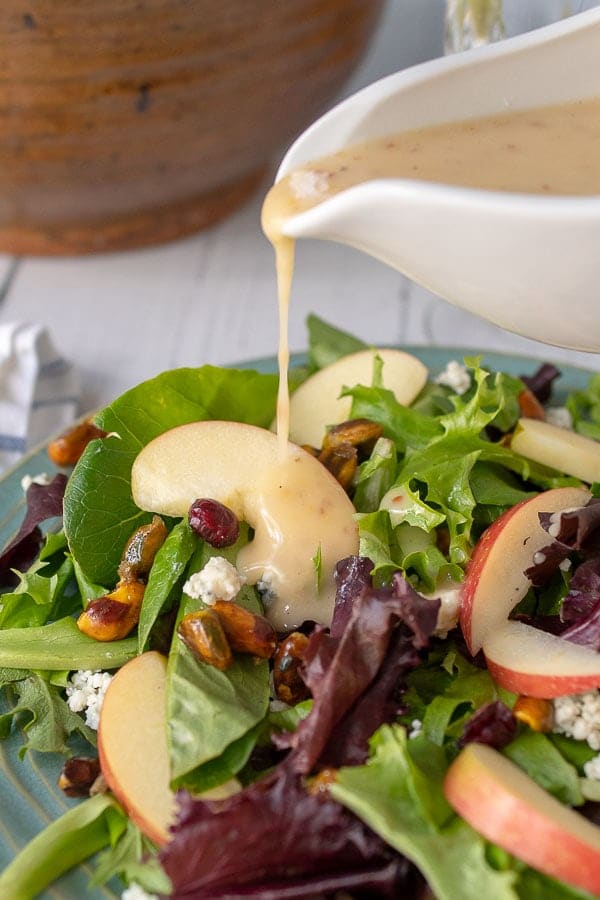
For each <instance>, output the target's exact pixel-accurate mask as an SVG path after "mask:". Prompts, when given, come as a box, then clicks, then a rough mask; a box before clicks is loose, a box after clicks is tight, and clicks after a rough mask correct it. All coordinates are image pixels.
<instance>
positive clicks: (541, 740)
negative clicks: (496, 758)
mask: <svg viewBox="0 0 600 900" xmlns="http://www.w3.org/2000/svg"><path fill="white" fill-rule="evenodd" d="M502 752H503V753H504V755H505V756H508V758H509V759H511V760H512V761H513V762H514V763H516V764H517V765H518V766H519V767H520V768H521V769H523V770H524V771H525V772H527V774H528V775H529V776H530V778H533V780H534V781H536V782H537V783H538V784H539V785H540V787H543V788H544V790H546V791H548V793H550V794H553V795H554V796H555V797H556V798H557V799H558V800H560V801H561V803H566V804H568V805H569V806H581V804H582V803H583V795H582V793H581V785H580V783H579V775H578V773H577V769H576V768H575V766H573V765H571V764H570V763H568V762H567V761H566V760H565V759H564V757H563V756H562V755H561V754H560V753H559V751H558V750H557V749H556V747H555V746H554V744H552V743H551V742H550V741H549V740H548V738H547V737H546V736H545V735H544V734H540V733H536V732H534V731H525V732H523V734H520V735H519V736H518V737H517V738H515V740H514V741H512V742H511V743H510V744H507V746H506V747H504V748H503V749H502Z"/></svg>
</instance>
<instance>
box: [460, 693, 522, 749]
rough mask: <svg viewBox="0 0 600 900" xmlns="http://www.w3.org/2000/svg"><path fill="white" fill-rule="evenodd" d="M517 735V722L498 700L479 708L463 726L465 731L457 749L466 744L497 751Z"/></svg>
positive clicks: (506, 707)
mask: <svg viewBox="0 0 600 900" xmlns="http://www.w3.org/2000/svg"><path fill="white" fill-rule="evenodd" d="M516 733H517V720H516V719H515V717H514V716H513V714H512V712H511V710H510V709H509V708H508V706H506V705H505V704H504V703H501V702H500V700H494V701H493V702H492V703H487V704H486V705H485V706H482V707H480V708H479V709H478V710H477V712H475V713H473V715H472V716H471V718H470V719H468V720H467V722H466V724H465V730H464V731H463V734H462V737H461V738H460V739H459V741H458V745H459V747H464V746H466V744H471V743H476V744H488V746H490V747H495V748H496V749H497V750H499V749H500V748H501V747H505V746H506V744H510V742H511V741H512V740H513V738H514V736H515V735H516Z"/></svg>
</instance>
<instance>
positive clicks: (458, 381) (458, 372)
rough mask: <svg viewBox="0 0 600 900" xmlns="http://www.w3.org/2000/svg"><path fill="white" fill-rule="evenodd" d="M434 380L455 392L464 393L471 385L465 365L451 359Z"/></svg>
mask: <svg viewBox="0 0 600 900" xmlns="http://www.w3.org/2000/svg"><path fill="white" fill-rule="evenodd" d="M435 382H436V384H443V385H445V387H449V388H452V390H453V391H455V392H456V393H457V394H464V393H466V392H467V391H468V390H469V388H470V387H471V376H470V375H469V372H468V370H467V367H466V366H463V365H462V363H459V362H457V361H456V360H455V359H451V360H450V362H449V363H448V364H447V366H446V368H445V369H444V371H443V372H440V374H439V375H438V376H437V378H436V379H435Z"/></svg>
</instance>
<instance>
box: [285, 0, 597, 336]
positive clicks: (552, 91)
mask: <svg viewBox="0 0 600 900" xmlns="http://www.w3.org/2000/svg"><path fill="white" fill-rule="evenodd" d="M594 96H600V9H593V10H591V11H589V12H586V13H581V14H580V15H577V16H573V17H572V18H569V19H565V20H563V21H562V22H559V23H558V24H555V25H550V26H548V27H546V28H543V29H540V30H538V31H535V32H532V33H530V34H526V35H520V36H519V37H516V38H512V39H510V40H507V41H504V42H500V43H498V44H494V45H492V46H489V47H485V48H481V49H477V50H472V51H469V52H467V53H460V54H456V55H454V56H451V57H446V58H443V59H437V60H434V61H432V62H429V63H425V64H423V65H420V66H416V67H414V68H412V69H408V70H406V71H403V72H399V73H397V74H395V75H390V76H388V77H387V78H384V79H382V80H381V81H378V82H376V83H375V84H372V85H370V86H369V87H367V88H365V89H364V90H362V91H360V92H359V93H357V94H355V95H354V96H352V97H350V98H349V99H348V100H345V101H344V102H342V103H340V104H339V105H338V106H336V107H335V108H334V109H332V110H331V111H330V112H329V113H327V114H326V115H324V116H323V117H322V118H321V119H319V120H318V121H317V122H316V123H315V124H313V125H312V126H311V127H310V128H309V129H308V130H307V131H305V132H304V134H302V135H301V136H300V137H299V138H298V140H297V141H296V142H295V143H294V144H293V146H292V147H291V148H290V150H289V151H288V153H287V154H286V156H285V158H284V160H283V162H282V164H281V167H280V169H279V172H278V175H277V178H278V179H279V178H281V177H282V176H283V175H286V174H287V173H288V172H290V171H291V170H293V169H294V168H296V167H298V166H300V165H302V164H303V163H306V162H308V161H310V160H314V159H318V158H319V157H321V156H325V155H327V154H330V153H334V152H336V151H338V150H340V149H342V148H343V147H346V146H348V145H350V144H353V143H357V142H359V141H365V140H368V139H370V138H374V137H381V136H383V135H386V134H392V133H394V132H398V131H403V130H406V129H410V128H418V127H421V126H424V125H430V124H435V123H439V122H447V121H451V120H453V119H465V118H471V117H475V116H481V115H487V114H491V113H495V112H498V111H503V110H507V109H524V108H527V107H535V106H544V105H548V104H553V103H561V102H565V101H569V100H575V99H580V98H589V97H594ZM284 233H285V234H287V235H288V236H290V237H294V238H306V237H310V238H324V239H329V240H333V241H338V242H341V243H345V244H350V245H351V246H353V247H357V248H358V249H360V250H364V251H365V252H366V253H369V254H371V255H372V256H374V257H377V258H378V259H381V260H382V261H383V262H386V263H388V264H389V265H391V266H393V267H394V268H396V269H399V270H400V271H401V272H403V273H404V274H406V275H408V276H409V277H410V278H412V279H413V280H415V281H417V282H419V283H420V284H422V285H424V286H425V287H427V288H429V289H430V290H432V291H434V292H435V293H436V294H439V295H440V296H441V297H444V298H445V299H446V300H449V301H450V302H452V303H454V304H455V305H457V306H459V307H461V308H463V309H465V310H468V311H470V312H473V313H476V314H478V315H479V316H482V317H483V318H485V319H488V320H489V321H491V322H493V323H495V324H497V325H500V326H502V327H503V328H506V329H508V330H509V331H514V332H517V333H519V334H522V335H525V336H526V337H530V338H534V339H537V340H540V341H543V342H545V343H549V344H555V345H557V346H562V347H569V348H573V349H579V350H588V351H593V352H600V196H591V197H583V198H580V197H549V196H539V195H525V194H512V193H500V192H494V191H486V190H475V189H472V188H460V187H451V186H447V185H439V184H432V183H429V182H417V181H410V180H404V179H381V180H376V181H369V182H366V183H364V184H360V185H358V186H356V187H353V188H350V189H348V190H346V191H344V192H342V193H340V194H337V195H336V196H334V197H332V198H331V199H329V200H326V201H325V202H323V203H321V204H320V205H319V206H316V207H314V208H313V209H310V210H308V211H307V212H303V213H300V214H298V215H296V216H294V217H293V218H292V219H290V220H289V221H288V223H287V224H286V226H285V228H284Z"/></svg>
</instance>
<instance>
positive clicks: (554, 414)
mask: <svg viewBox="0 0 600 900" xmlns="http://www.w3.org/2000/svg"><path fill="white" fill-rule="evenodd" d="M545 419H546V422H549V423H550V424H551V425H556V427H557V428H567V429H569V430H572V429H573V419H572V418H571V413H570V412H569V410H568V409H567V407H566V406H548V407H547V408H546V411H545Z"/></svg>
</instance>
